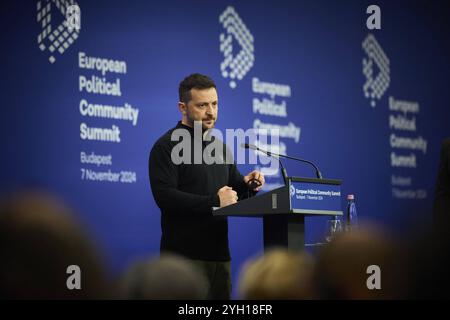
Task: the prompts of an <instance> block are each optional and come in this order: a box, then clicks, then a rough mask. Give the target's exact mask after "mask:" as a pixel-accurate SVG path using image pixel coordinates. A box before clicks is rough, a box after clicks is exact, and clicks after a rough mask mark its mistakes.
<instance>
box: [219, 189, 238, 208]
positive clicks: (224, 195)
mask: <svg viewBox="0 0 450 320" xmlns="http://www.w3.org/2000/svg"><path fill="white" fill-rule="evenodd" d="M217 195H218V196H219V198H220V207H221V208H222V207H226V206H229V205H230V204H234V203H236V202H237V200H238V196H237V193H236V191H234V190H233V188H231V187H229V186H225V187H222V188H220V189H219V192H217Z"/></svg>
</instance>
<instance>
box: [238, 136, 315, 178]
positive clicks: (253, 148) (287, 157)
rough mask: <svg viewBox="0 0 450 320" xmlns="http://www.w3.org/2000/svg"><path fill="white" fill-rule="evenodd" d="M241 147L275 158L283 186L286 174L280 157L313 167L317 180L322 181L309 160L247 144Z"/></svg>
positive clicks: (242, 144)
mask: <svg viewBox="0 0 450 320" xmlns="http://www.w3.org/2000/svg"><path fill="white" fill-rule="evenodd" d="M241 147H242V148H245V149H252V150H256V151H260V152H262V153H265V154H267V155H268V156H269V157H272V156H275V157H276V158H278V161H279V162H280V167H281V173H282V175H283V180H284V183H285V184H287V173H286V169H285V168H284V166H283V163H281V160H280V157H282V158H286V159H291V160H296V161H300V162H304V163H307V164H309V165H311V166H313V167H314V170H315V171H316V177H317V179H322V173H320V170H319V168H318V167H317V166H316V165H315V164H314V163H312V162H311V161H309V160H305V159H301V158H296V157H291V156H286V155H284V154H278V153H273V152H271V151H266V150H263V149H260V148H258V147H257V146H255V145H253V144H249V143H241Z"/></svg>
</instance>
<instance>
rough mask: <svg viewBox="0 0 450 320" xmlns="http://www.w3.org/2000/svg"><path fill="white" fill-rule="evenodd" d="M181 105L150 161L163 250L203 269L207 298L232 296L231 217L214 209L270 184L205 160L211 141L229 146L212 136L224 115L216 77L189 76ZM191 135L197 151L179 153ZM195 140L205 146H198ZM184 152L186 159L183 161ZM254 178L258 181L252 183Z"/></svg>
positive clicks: (257, 175) (256, 176) (182, 87)
mask: <svg viewBox="0 0 450 320" xmlns="http://www.w3.org/2000/svg"><path fill="white" fill-rule="evenodd" d="M178 108H179V111H180V112H181V121H179V122H178V124H177V125H176V126H175V127H174V128H172V129H170V130H169V131H167V132H166V133H165V134H164V135H163V136H162V137H160V138H159V139H158V140H157V141H156V143H155V144H154V146H153V148H152V150H151V152H150V159H149V176H150V184H151V188H152V193H153V197H154V199H155V201H156V204H157V205H158V207H159V208H160V209H161V229H162V235H161V252H172V253H176V254H179V255H182V256H184V257H187V258H189V259H191V260H192V261H193V262H194V263H195V264H196V265H197V266H198V267H199V268H200V270H201V271H203V273H204V275H205V276H206V278H207V280H208V282H209V292H208V295H207V297H206V298H207V299H229V298H230V294H231V274H230V252H229V246H228V221H227V219H226V218H224V217H213V215H212V208H213V207H224V206H228V205H231V204H234V203H236V202H237V201H238V200H240V199H243V198H246V197H249V196H252V195H254V194H256V192H257V191H259V189H260V188H261V187H262V186H263V184H264V176H263V175H262V174H261V173H260V172H258V171H253V172H251V173H249V174H248V175H247V176H245V177H243V176H242V175H241V174H240V173H239V171H238V169H237V168H236V165H235V163H234V162H233V161H231V163H230V161H224V162H222V163H220V162H219V163H217V162H216V163H212V164H207V163H205V159H203V151H204V150H205V148H206V147H207V146H208V145H209V144H210V143H213V142H216V143H221V144H222V146H223V147H224V148H222V150H226V148H225V146H224V145H223V142H221V141H217V140H215V139H214V138H212V139H211V137H209V139H208V138H207V136H208V133H209V130H210V129H212V128H214V125H215V123H216V121H217V116H218V97H217V91H216V85H215V83H214V81H213V80H212V79H210V78H209V77H207V76H205V75H201V74H192V75H190V76H188V77H186V78H185V79H184V80H183V81H182V82H181V83H180V86H179V102H178ZM196 126H197V127H196ZM196 129H199V130H196ZM196 132H197V133H198V132H200V135H198V134H197V135H196V134H195V133H196ZM186 133H188V134H189V139H190V141H189V142H190V143H191V144H193V145H194V147H193V148H191V149H190V150H193V152H190V153H191V154H188V155H187V154H185V152H186V149H183V150H182V152H181V154H180V152H173V150H175V149H174V147H176V146H177V144H178V143H179V141H180V140H181V139H180V136H183V137H185V135H186ZM208 140H209V141H208ZM183 141H184V139H183ZM195 144H197V146H200V148H195ZM176 150H178V149H176ZM188 150H189V149H188ZM195 153H197V155H195ZM180 156H181V157H182V159H184V160H183V161H181V163H180V161H179V160H180V159H179V157H180ZM225 158H226V155H225V154H224V157H223V159H225ZM186 159H187V161H185V160H186ZM199 159H201V160H200V162H198V160H199ZM208 163H209V162H208ZM249 182H253V183H256V185H255V184H251V186H252V187H250V183H249Z"/></svg>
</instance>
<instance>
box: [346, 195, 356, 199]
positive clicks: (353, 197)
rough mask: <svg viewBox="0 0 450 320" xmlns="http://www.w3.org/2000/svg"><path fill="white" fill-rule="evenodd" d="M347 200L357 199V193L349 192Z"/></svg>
mask: <svg viewBox="0 0 450 320" xmlns="http://www.w3.org/2000/svg"><path fill="white" fill-rule="evenodd" d="M347 200H355V195H354V194H349V195H348V196H347Z"/></svg>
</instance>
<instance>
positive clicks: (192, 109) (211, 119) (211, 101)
mask: <svg viewBox="0 0 450 320" xmlns="http://www.w3.org/2000/svg"><path fill="white" fill-rule="evenodd" d="M180 109H181V110H182V112H184V113H183V120H185V122H186V123H187V124H188V125H189V126H192V127H193V126H194V121H201V122H202V128H203V129H204V130H207V129H212V128H214V124H215V123H216V121H217V112H218V110H217V109H218V105H217V91H216V89H215V88H209V89H201V90H199V89H191V100H189V102H188V103H187V104H186V103H183V102H181V103H180Z"/></svg>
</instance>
